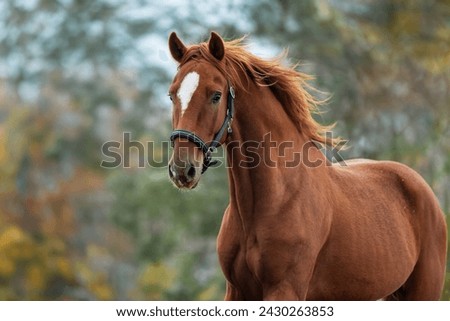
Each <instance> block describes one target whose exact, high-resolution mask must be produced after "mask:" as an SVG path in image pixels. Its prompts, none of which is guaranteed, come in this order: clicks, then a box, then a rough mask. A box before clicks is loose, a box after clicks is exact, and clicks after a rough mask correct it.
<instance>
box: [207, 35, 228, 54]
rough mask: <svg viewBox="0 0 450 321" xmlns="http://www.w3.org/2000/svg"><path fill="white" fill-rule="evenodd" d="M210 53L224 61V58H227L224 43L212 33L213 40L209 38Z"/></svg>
mask: <svg viewBox="0 0 450 321" xmlns="http://www.w3.org/2000/svg"><path fill="white" fill-rule="evenodd" d="M208 47H209V52H210V53H211V54H212V55H213V56H214V57H215V58H216V59H217V60H222V59H223V56H225V44H224V43H223V40H222V38H221V37H220V36H219V35H218V34H217V33H215V32H214V31H213V32H211V38H209V43H208Z"/></svg>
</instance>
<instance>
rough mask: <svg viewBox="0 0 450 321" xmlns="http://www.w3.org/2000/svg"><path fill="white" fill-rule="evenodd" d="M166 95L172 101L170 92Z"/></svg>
mask: <svg viewBox="0 0 450 321" xmlns="http://www.w3.org/2000/svg"><path fill="white" fill-rule="evenodd" d="M167 96H169V98H170V101H172V102H173V97H172V94H171V93H168V94H167Z"/></svg>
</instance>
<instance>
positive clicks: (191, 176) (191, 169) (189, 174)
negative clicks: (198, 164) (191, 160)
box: [187, 165, 196, 178]
mask: <svg viewBox="0 0 450 321" xmlns="http://www.w3.org/2000/svg"><path fill="white" fill-rule="evenodd" d="M195 172H196V170H195V166H192V165H191V167H190V168H189V170H188V172H187V175H188V177H190V178H193V177H194V176H195Z"/></svg>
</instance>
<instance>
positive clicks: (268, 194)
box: [227, 84, 326, 224]
mask: <svg viewBox="0 0 450 321" xmlns="http://www.w3.org/2000/svg"><path fill="white" fill-rule="evenodd" d="M235 104H236V109H235V110H236V112H235V117H234V124H233V134H232V137H231V141H230V143H228V144H227V157H228V176H229V183H230V202H231V204H232V206H234V207H235V208H238V211H239V212H240V213H246V214H245V215H247V216H251V215H253V214H255V213H258V216H260V215H262V214H261V211H264V213H268V212H270V209H271V208H274V209H275V208H278V207H277V204H279V202H283V200H284V199H285V197H287V196H288V195H289V193H290V194H292V193H293V192H294V193H298V192H300V190H301V189H302V188H305V187H307V186H310V185H308V184H307V182H312V181H313V177H312V176H313V175H314V176H315V175H317V174H318V172H324V170H325V166H323V165H325V164H326V158H325V157H324V155H323V154H322V153H321V152H320V150H319V149H318V148H317V147H316V145H315V144H314V143H313V142H311V141H310V140H309V139H308V138H307V137H305V136H304V135H302V133H301V132H300V131H299V130H298V128H297V127H296V124H295V123H294V122H293V121H292V120H291V119H290V117H289V116H288V115H287V114H286V112H285V111H284V109H283V106H281V104H280V102H279V101H278V100H277V99H276V98H275V96H274V95H273V93H272V91H271V90H270V88H268V87H263V86H257V85H255V84H252V85H251V87H250V90H248V91H244V90H241V91H238V92H237V93H236V102H235ZM306 155H308V158H307V162H306V163H305V156H306ZM302 158H303V160H301V159H302ZM308 163H309V164H312V165H315V166H313V167H314V168H310V167H309V166H307V165H308ZM293 187H295V189H294V188H293ZM305 192H307V191H305ZM268 214H270V213H268ZM241 219H242V217H241ZM246 219H247V220H250V221H251V219H252V218H251V217H247V218H246ZM244 220H245V219H244ZM250 221H249V222H248V223H249V224H250V223H251V222H250Z"/></svg>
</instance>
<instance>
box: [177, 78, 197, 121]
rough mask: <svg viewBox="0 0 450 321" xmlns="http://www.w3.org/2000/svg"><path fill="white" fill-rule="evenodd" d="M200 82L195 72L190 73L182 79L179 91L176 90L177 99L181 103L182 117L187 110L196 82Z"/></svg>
mask: <svg viewBox="0 0 450 321" xmlns="http://www.w3.org/2000/svg"><path fill="white" fill-rule="evenodd" d="M199 80H200V75H199V74H198V73H196V72H195V71H193V72H190V73H188V74H187V75H186V77H184V79H183V81H182V82H181V86H180V89H178V93H177V95H178V98H180V101H181V115H182V116H183V114H184V111H185V110H186V109H187V107H188V105H189V102H190V101H191V98H192V95H193V94H194V92H195V90H196V89H197V87H198V82H199Z"/></svg>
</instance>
